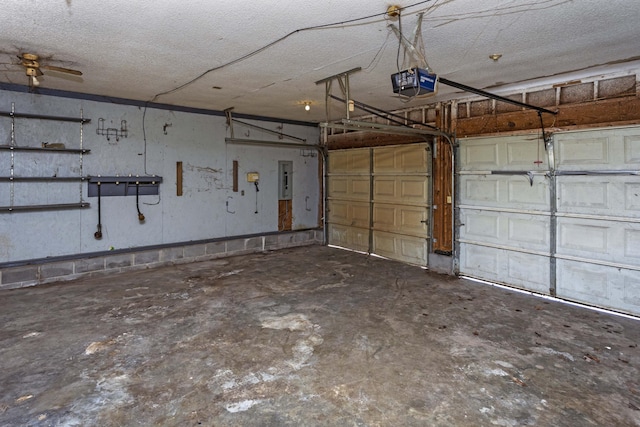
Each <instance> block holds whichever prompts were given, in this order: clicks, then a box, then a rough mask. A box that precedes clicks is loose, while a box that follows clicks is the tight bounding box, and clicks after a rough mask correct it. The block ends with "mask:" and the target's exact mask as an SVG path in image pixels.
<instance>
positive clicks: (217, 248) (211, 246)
mask: <svg viewBox="0 0 640 427" xmlns="http://www.w3.org/2000/svg"><path fill="white" fill-rule="evenodd" d="M225 248H226V246H225V244H224V242H212V243H207V244H206V247H205V251H206V253H207V254H209V255H210V254H219V253H222V252H224V251H225V250H226V249H225Z"/></svg>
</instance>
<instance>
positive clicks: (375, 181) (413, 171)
mask: <svg viewBox="0 0 640 427" xmlns="http://www.w3.org/2000/svg"><path fill="white" fill-rule="evenodd" d="M428 148H429V145H428V144H426V143H425V144H412V145H405V146H393V147H376V148H367V149H365V150H340V151H331V152H330V153H329V183H328V187H327V194H328V199H329V200H328V204H327V208H328V233H329V243H330V244H333V245H338V246H342V247H346V248H350V249H355V250H361V251H371V252H372V253H377V254H379V255H382V256H385V257H389V258H392V259H398V260H401V261H405V262H410V263H412V264H419V265H426V264H427V256H428V250H427V248H428V244H427V243H428V240H427V239H428V228H427V227H428V224H427V223H426V222H425V223H422V222H421V221H426V220H428V219H429V207H430V201H429V197H430V187H429V185H430V176H429V172H430V168H431V154H430V153H431V152H430V150H429V149H428ZM372 159H373V161H374V163H373V165H372V166H370V161H371V160H372ZM374 170H375V172H373V171H374ZM372 189H373V194H371V190H372ZM374 229H375V230H376V231H377V232H381V233H382V234H378V235H377V237H374V236H372V233H373V230H374Z"/></svg>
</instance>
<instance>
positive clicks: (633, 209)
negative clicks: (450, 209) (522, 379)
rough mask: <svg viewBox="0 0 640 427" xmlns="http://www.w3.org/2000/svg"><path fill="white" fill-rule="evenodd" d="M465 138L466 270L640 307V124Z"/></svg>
mask: <svg viewBox="0 0 640 427" xmlns="http://www.w3.org/2000/svg"><path fill="white" fill-rule="evenodd" d="M553 146H554V147H553V149H552V150H551V151H550V152H549V153H546V152H545V150H544V146H543V145H542V142H540V141H539V140H538V138H537V137H536V136H519V137H513V136H512V137H496V138H474V139H468V140H462V141H461V144H460V178H459V179H460V194H459V202H460V206H459V207H460V212H459V215H460V223H461V226H460V232H459V240H458V241H459V244H460V252H459V253H460V260H459V266H460V272H461V273H462V274H465V275H469V276H473V277H478V278H481V279H486V280H491V281H495V282H500V283H505V284H508V285H512V286H516V287H519V288H522V289H527V290H531V291H535V292H539V293H544V294H549V293H551V294H555V295H557V296H558V297H560V298H565V299H568V300H574V301H579V302H584V303H587V304H591V305H596V306H600V307H605V308H611V309H614V310H619V311H623V312H628V313H633V314H640V172H639V171H640V128H637V127H634V128H615V129H606V130H597V131H593V130H591V131H580V132H567V133H561V134H556V135H555V136H554V144H553Z"/></svg>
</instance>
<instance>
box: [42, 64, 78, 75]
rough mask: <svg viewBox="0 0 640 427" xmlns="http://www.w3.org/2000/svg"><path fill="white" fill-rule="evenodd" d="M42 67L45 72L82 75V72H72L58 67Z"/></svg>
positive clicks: (69, 69)
mask: <svg viewBox="0 0 640 427" xmlns="http://www.w3.org/2000/svg"><path fill="white" fill-rule="evenodd" d="M41 67H42V68H44V69H45V70H50V71H57V72H59V73H67V74H73V75H74V76H81V75H82V71H78V70H72V69H71V68H63V67H56V66H55V65H42V66H41Z"/></svg>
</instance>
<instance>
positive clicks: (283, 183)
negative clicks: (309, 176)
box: [278, 161, 293, 200]
mask: <svg viewBox="0 0 640 427" xmlns="http://www.w3.org/2000/svg"><path fill="white" fill-rule="evenodd" d="M292 197H293V162H292V161H280V162H278V199H279V200H291V199H292Z"/></svg>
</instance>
